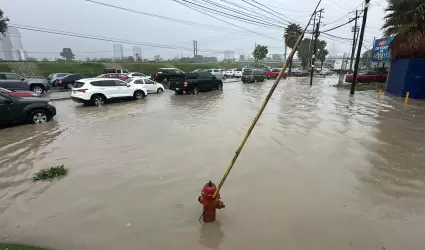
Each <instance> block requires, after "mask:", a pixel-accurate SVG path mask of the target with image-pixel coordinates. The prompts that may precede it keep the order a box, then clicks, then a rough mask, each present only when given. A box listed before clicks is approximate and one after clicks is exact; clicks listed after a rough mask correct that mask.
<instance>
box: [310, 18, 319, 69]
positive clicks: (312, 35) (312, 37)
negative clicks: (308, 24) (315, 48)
mask: <svg viewBox="0 0 425 250" xmlns="http://www.w3.org/2000/svg"><path fill="white" fill-rule="evenodd" d="M313 15H314V19H313V31H312V32H311V39H310V43H309V44H308V53H309V54H310V55H311V56H310V65H311V63H312V61H313V57H312V56H313V53H311V42H312V41H313V39H314V31H315V30H316V16H317V12H314V13H313Z"/></svg>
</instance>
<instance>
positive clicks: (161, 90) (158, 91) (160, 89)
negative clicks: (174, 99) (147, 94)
mask: <svg viewBox="0 0 425 250" xmlns="http://www.w3.org/2000/svg"><path fill="white" fill-rule="evenodd" d="M156 92H157V93H158V94H159V93H162V92H164V90H163V89H162V88H158V90H157V91H156Z"/></svg>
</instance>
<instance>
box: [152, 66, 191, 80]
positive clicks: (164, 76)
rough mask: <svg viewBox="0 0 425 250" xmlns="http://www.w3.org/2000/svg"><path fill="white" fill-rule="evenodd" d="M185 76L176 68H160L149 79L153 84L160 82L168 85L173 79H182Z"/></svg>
mask: <svg viewBox="0 0 425 250" xmlns="http://www.w3.org/2000/svg"><path fill="white" fill-rule="evenodd" d="M184 76H185V73H184V72H183V71H181V70H179V69H176V68H160V69H158V71H157V72H156V73H154V74H152V76H151V79H152V80H154V81H155V82H160V83H161V82H162V83H164V84H167V83H169V81H170V80H171V79H172V78H174V79H183V78H184Z"/></svg>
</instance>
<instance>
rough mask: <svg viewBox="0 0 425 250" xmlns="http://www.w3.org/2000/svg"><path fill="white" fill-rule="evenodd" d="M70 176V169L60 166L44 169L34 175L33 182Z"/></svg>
mask: <svg viewBox="0 0 425 250" xmlns="http://www.w3.org/2000/svg"><path fill="white" fill-rule="evenodd" d="M67 174H68V169H67V168H65V166H64V165H58V166H54V167H50V168H47V169H42V170H40V171H39V172H38V173H36V174H35V175H34V177H33V178H32V179H33V181H45V180H52V179H55V178H60V177H63V176H65V175H67Z"/></svg>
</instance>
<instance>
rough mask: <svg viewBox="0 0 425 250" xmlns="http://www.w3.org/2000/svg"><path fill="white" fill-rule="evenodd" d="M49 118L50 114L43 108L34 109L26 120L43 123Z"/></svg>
mask: <svg viewBox="0 0 425 250" xmlns="http://www.w3.org/2000/svg"><path fill="white" fill-rule="evenodd" d="M49 119H50V114H49V113H48V112H47V111H45V110H35V111H33V112H31V114H30V115H29V117H28V121H29V122H30V123H33V124H39V123H45V122H47V121H48V120H49Z"/></svg>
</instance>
